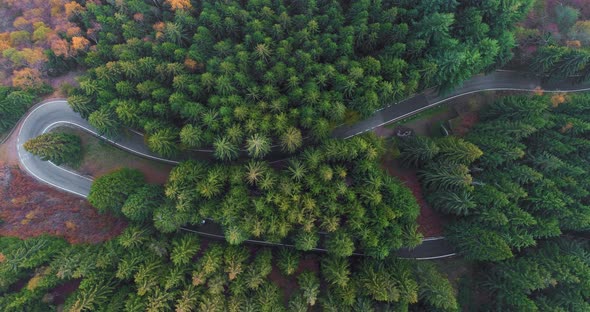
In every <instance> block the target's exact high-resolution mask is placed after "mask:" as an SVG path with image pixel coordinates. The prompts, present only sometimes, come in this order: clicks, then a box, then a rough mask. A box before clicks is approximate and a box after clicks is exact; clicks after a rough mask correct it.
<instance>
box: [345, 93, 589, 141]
mask: <svg viewBox="0 0 590 312" xmlns="http://www.w3.org/2000/svg"><path fill="white" fill-rule="evenodd" d="M485 91H520V92H535V91H541V92H543V93H576V92H585V91H590V88H583V89H575V90H543V89H537V88H535V89H520V88H489V89H480V90H474V91H468V92H464V93H461V94H456V95H453V96H451V97H449V98H446V99H442V100H440V101H438V102H434V103H432V104H429V105H426V106H424V107H422V108H420V109H417V110H415V111H412V112H409V113H406V114H403V115H401V116H398V117H396V118H394V119H391V120H388V121H386V122H382V123H380V124H378V125H376V126H373V127H371V128H368V129H365V130H362V131H360V132H357V133H355V134H353V135H349V136H347V137H345V138H344V139H345V140H346V139H350V138H352V137H354V136H357V135H359V134H361V133H365V132H367V131H371V130H373V129H375V128H377V127H381V126H383V125H387V124H390V123H393V122H396V121H398V120H400V119H403V118H406V117H408V116H412V115H415V114H417V113H419V112H421V111H423V110H425V109H428V108H431V107H433V106H436V105H438V104H441V103H444V102H446V101H450V100H452V99H455V98H458V97H461V96H465V95H469V94H473V93H478V92H485ZM400 102H401V101H400ZM398 103H399V102H398Z"/></svg>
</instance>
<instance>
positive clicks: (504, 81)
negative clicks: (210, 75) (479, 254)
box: [17, 71, 590, 260]
mask: <svg viewBox="0 0 590 312" xmlns="http://www.w3.org/2000/svg"><path fill="white" fill-rule="evenodd" d="M539 88H540V89H541V90H543V91H544V92H581V91H588V90H590V83H586V84H573V83H571V82H568V81H564V82H558V83H544V82H542V81H541V80H540V79H539V78H537V77H534V76H530V75H527V74H523V73H520V72H512V71H496V72H493V73H491V74H488V75H478V76H475V77H473V78H471V79H470V80H468V81H466V82H465V83H464V84H463V86H462V87H460V88H458V89H456V90H454V91H453V92H451V93H448V94H445V95H439V94H437V93H436V92H435V91H434V90H427V91H425V92H423V93H420V94H417V95H415V96H412V97H410V98H408V99H406V100H403V101H400V102H398V103H394V104H392V105H389V106H387V107H385V108H383V109H381V110H378V111H376V112H375V114H374V115H372V116H371V117H369V118H367V119H365V120H361V121H359V122H357V123H355V124H353V125H350V126H342V127H339V128H337V129H335V130H334V132H333V137H336V138H350V137H352V136H355V135H358V134H361V133H364V132H367V131H370V130H372V129H374V128H376V127H379V126H382V125H385V124H388V123H391V122H395V121H397V120H400V119H404V118H407V117H409V116H412V115H414V114H416V113H419V112H420V111H422V110H425V109H428V108H430V107H433V106H436V105H438V104H441V103H443V102H446V101H449V100H452V99H454V98H457V97H460V96H463V95H467V94H471V93H476V92H482V91H492V90H502V91H537V90H539ZM62 125H69V126H75V127H79V128H81V129H83V130H84V131H87V132H89V133H91V134H93V135H95V136H97V137H99V138H101V139H103V140H106V141H108V142H109V143H111V144H113V145H115V146H116V147H119V148H121V149H123V150H125V151H128V152H130V153H133V154H136V155H139V156H141V157H145V158H149V159H154V160H157V161H162V162H166V163H170V164H177V163H178V162H179V161H180V160H181V159H174V160H172V159H164V158H161V157H159V156H158V155H156V154H154V153H152V152H151V151H150V150H149V149H148V148H147V146H146V145H145V144H144V138H143V135H141V134H140V133H135V132H129V133H127V134H125V135H121V136H120V137H118V138H107V137H104V136H101V135H100V134H99V133H98V131H97V130H96V129H94V128H93V127H92V126H90V124H89V123H88V121H86V120H85V119H83V118H81V117H80V116H79V115H78V114H77V113H75V112H74V111H72V109H71V108H70V106H69V105H68V103H67V102H66V101H65V100H63V99H62V100H50V101H46V102H42V103H40V104H37V105H35V106H34V107H33V108H32V109H31V110H30V111H29V112H28V113H27V115H26V116H25V117H24V119H23V120H22V122H21V123H20V128H18V129H17V130H18V136H17V150H18V156H19V161H20V164H21V167H22V168H24V169H25V170H26V171H27V172H28V173H29V174H31V175H32V176H34V177H35V178H36V179H38V180H39V181H42V182H44V183H47V184H49V185H51V186H53V187H55V188H58V189H61V190H63V191H66V192H69V193H72V194H75V195H78V196H82V197H87V196H88V194H89V192H90V186H91V185H92V178H91V177H87V176H82V175H80V174H78V173H76V172H73V171H69V170H67V169H64V168H62V167H59V166H56V165H55V164H53V163H51V162H46V161H42V160H40V159H39V158H38V157H35V156H33V155H32V154H30V153H28V152H27V151H25V150H24V148H23V144H24V143H25V142H26V141H27V140H29V139H31V138H34V137H37V136H39V135H41V134H43V133H46V132H48V131H50V130H51V129H53V128H55V127H58V126H62ZM191 153H194V154H196V155H195V156H197V157H200V158H211V151H209V150H200V151H193V152H191ZM182 229H183V230H186V231H192V232H197V233H199V234H201V235H205V236H209V237H214V238H220V239H223V238H224V237H223V235H222V234H223V232H222V231H221V229H220V228H219V227H218V226H216V225H215V224H213V223H210V222H208V223H206V224H204V225H202V226H200V227H199V228H196V229H192V228H191V229H189V228H182ZM246 242H250V243H255V244H263V245H281V244H273V243H269V242H264V241H257V240H247V241H246ZM287 246H290V245H287ZM315 250H316V251H325V250H324V249H321V248H317V249H315ZM397 255H398V256H399V257H403V258H412V259H418V260H428V259H438V258H445V257H451V256H454V255H455V253H454V250H453V247H452V246H450V244H449V243H448V241H447V240H446V239H444V237H435V238H427V239H424V241H423V243H422V244H421V245H420V246H418V247H416V248H414V249H412V250H408V249H402V250H399V251H398V253H397Z"/></svg>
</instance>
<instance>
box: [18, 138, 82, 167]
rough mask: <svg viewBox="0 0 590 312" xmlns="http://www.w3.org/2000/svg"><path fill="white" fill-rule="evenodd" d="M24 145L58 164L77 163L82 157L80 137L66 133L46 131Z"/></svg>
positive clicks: (34, 152)
mask: <svg viewBox="0 0 590 312" xmlns="http://www.w3.org/2000/svg"><path fill="white" fill-rule="evenodd" d="M23 147H24V148H25V149H26V150H27V151H28V152H30V153H32V154H34V155H37V156H40V157H41V159H42V160H45V161H51V162H53V163H54V164H56V165H61V164H64V163H66V164H68V163H69V164H76V163H77V162H79V161H80V159H81V158H82V146H81V141H80V137H78V136H76V135H73V134H66V133H53V132H50V133H45V134H42V135H40V136H38V137H36V138H33V139H30V140H28V141H27V142H25V144H23Z"/></svg>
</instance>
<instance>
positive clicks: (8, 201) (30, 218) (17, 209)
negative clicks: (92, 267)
mask: <svg viewBox="0 0 590 312" xmlns="http://www.w3.org/2000/svg"><path fill="white" fill-rule="evenodd" d="M0 219H1V220H2V221H3V223H2V224H0V235H2V236H16V237H20V238H27V237H34V236H39V235H42V234H49V235H54V236H59V237H63V238H65V239H66V240H67V241H68V242H70V243H99V242H103V241H106V240H109V239H111V238H112V237H114V236H117V235H118V234H119V233H120V232H121V231H122V230H123V228H125V226H126V223H125V222H124V221H123V220H120V219H117V218H115V217H113V216H111V215H101V214H99V213H98V212H97V211H96V209H94V208H93V207H92V206H90V204H89V203H88V202H87V201H86V200H85V199H83V198H79V197H77V196H74V195H69V194H66V193H63V192H60V191H57V190H55V189H53V188H51V187H50V186H46V185H43V184H41V183H39V182H37V181H36V180H34V179H33V178H31V177H30V176H28V175H26V174H25V173H24V172H22V171H21V170H20V169H18V168H16V167H9V166H6V165H4V164H3V163H0Z"/></svg>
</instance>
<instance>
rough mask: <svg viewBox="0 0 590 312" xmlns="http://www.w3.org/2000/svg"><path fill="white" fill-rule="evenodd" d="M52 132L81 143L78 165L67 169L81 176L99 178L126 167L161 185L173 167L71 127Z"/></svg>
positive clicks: (70, 165) (69, 165) (59, 128)
mask: <svg viewBox="0 0 590 312" xmlns="http://www.w3.org/2000/svg"><path fill="white" fill-rule="evenodd" d="M53 131H57V132H63V133H68V134H74V135H77V136H79V137H80V139H81V141H82V157H81V160H80V162H79V163H73V164H68V167H70V168H71V169H74V170H76V171H78V172H79V173H81V174H83V175H89V176H93V177H99V176H101V175H104V174H106V173H109V172H111V171H114V170H116V169H119V168H122V167H127V168H135V169H138V170H140V171H141V172H143V173H144V175H145V176H146V180H147V181H148V182H150V183H160V184H163V183H165V182H166V179H167V178H168V174H169V173H170V170H172V168H173V166H171V165H168V164H164V163H161V162H158V161H154V160H149V159H145V158H142V157H139V156H136V155H133V154H131V153H128V152H126V151H122V150H120V149H118V148H116V147H114V146H112V145H110V144H108V143H106V142H104V141H102V140H100V139H98V138H96V137H95V136H93V135H91V134H89V133H87V132H85V131H82V130H80V129H77V128H72V127H58V128H56V129H54V130H53Z"/></svg>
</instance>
